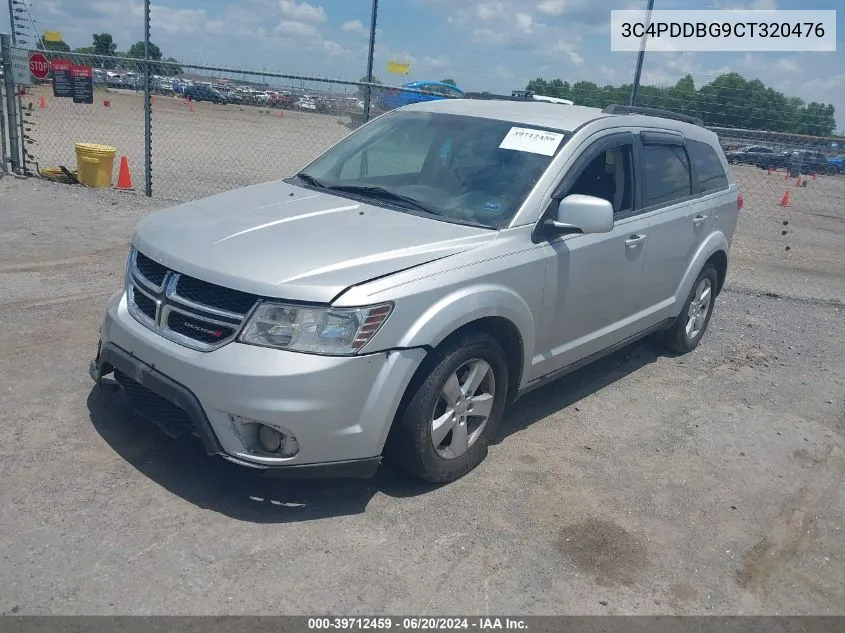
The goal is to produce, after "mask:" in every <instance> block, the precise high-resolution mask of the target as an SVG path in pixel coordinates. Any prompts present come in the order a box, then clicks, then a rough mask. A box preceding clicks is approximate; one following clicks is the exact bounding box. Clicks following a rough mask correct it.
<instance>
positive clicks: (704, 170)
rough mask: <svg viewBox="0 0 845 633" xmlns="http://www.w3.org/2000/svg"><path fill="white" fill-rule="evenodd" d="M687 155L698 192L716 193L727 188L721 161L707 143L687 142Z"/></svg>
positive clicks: (726, 179) (726, 177)
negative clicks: (692, 168) (696, 182)
mask: <svg viewBox="0 0 845 633" xmlns="http://www.w3.org/2000/svg"><path fill="white" fill-rule="evenodd" d="M687 153H688V154H689V157H690V160H691V161H692V163H693V165H695V173H696V174H697V175H698V184H699V190H700V191H702V192H707V191H716V190H718V189H724V188H725V187H727V186H728V176H727V174H725V170H724V168H723V167H722V161H720V160H719V157H718V156H717V155H716V151H715V150H714V149H713V148H712V147H710V146H709V145H708V144H707V143H701V142H699V141H691V140H688V141H687Z"/></svg>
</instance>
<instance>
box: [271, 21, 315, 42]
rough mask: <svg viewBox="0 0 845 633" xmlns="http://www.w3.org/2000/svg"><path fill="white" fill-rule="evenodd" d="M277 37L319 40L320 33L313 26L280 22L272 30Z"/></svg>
mask: <svg viewBox="0 0 845 633" xmlns="http://www.w3.org/2000/svg"><path fill="white" fill-rule="evenodd" d="M274 32H275V33H277V34H278V35H286V36H288V37H293V38H309V37H311V38H319V37H320V31H318V30H317V27H316V26H314V25H313V24H305V23H303V22H294V21H293V20H282V21H281V22H279V24H278V25H277V26H276V28H275V29H274Z"/></svg>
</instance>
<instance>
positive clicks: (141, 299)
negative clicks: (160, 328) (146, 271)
mask: <svg viewBox="0 0 845 633" xmlns="http://www.w3.org/2000/svg"><path fill="white" fill-rule="evenodd" d="M132 298H133V300H134V301H135V305H136V306H138V309H139V310H140V311H141V312H143V313H144V314H145V315H146V316H148V317H149V318H151V319H153V320H155V318H156V304H155V301H153V300H152V299H150V298H149V297H148V296H147V295H145V294H144V293H142V292H140V291H138V290H136V291H135V292H133V293H132Z"/></svg>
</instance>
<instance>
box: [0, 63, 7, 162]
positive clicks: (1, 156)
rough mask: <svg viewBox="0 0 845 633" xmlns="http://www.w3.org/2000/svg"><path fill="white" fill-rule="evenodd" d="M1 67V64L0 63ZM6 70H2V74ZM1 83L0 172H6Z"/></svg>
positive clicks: (3, 107)
mask: <svg viewBox="0 0 845 633" xmlns="http://www.w3.org/2000/svg"><path fill="white" fill-rule="evenodd" d="M0 67H2V64H0ZM5 74H6V71H5V70H4V71H3V75H5ZM3 92H4V91H3V84H2V83H0V172H3V173H6V170H7V167H6V161H7V160H8V159H7V157H6V114H5V112H6V106H4V105H3Z"/></svg>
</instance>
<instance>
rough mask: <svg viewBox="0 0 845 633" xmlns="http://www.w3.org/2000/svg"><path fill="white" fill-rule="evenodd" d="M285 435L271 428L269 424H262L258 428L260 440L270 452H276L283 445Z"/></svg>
mask: <svg viewBox="0 0 845 633" xmlns="http://www.w3.org/2000/svg"><path fill="white" fill-rule="evenodd" d="M283 439H284V436H283V435H282V434H281V433H279V432H278V431H277V430H276V429H271V428H270V427H269V426H264V425H262V426H261V428H260V429H259V430H258V441H259V442H260V443H261V448H263V449H264V450H265V451H267V452H268V453H275V452H276V451H278V450H279V449H280V448H281V447H282V440H283Z"/></svg>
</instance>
